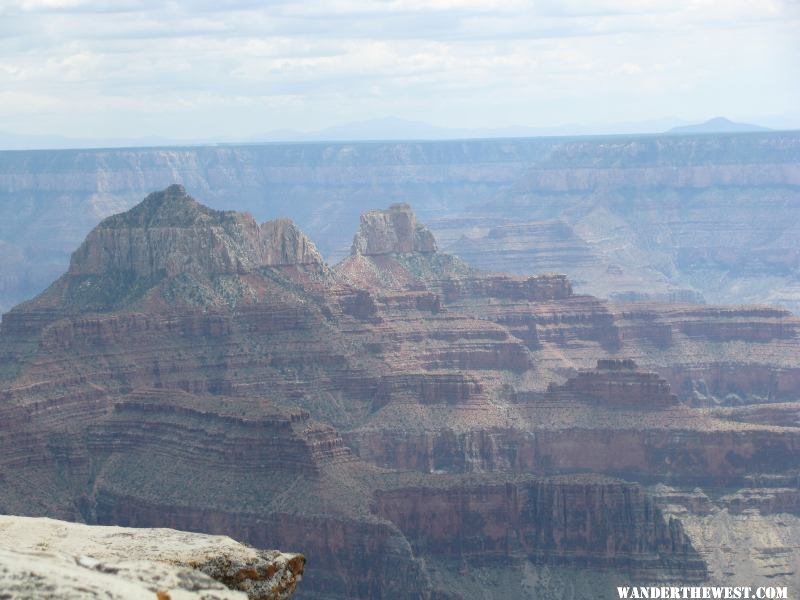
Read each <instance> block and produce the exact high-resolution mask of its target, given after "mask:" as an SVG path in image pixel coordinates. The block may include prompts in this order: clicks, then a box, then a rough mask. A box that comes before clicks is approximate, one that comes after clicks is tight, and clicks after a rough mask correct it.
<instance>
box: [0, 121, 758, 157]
mask: <svg viewBox="0 0 800 600" xmlns="http://www.w3.org/2000/svg"><path fill="white" fill-rule="evenodd" d="M768 130H769V129H768V128H767V127H762V126H759V125H751V124H747V123H736V122H733V121H730V120H728V119H725V118H723V117H716V118H714V119H711V120H709V121H706V122H704V123H699V124H692V123H688V122H687V121H684V120H682V119H678V118H676V117H665V118H662V119H654V120H649V121H631V122H624V123H610V124H607V125H587V124H580V123H571V124H564V125H557V126H551V127H528V126H509V127H496V128H453V127H439V126H437V125H431V124H430V123H425V122H423V121H412V120H407V119H400V118H397V117H386V118H380V119H369V120H365V121H354V122H350V123H344V124H341V125H334V126H332V127H327V128H325V129H321V130H318V131H296V130H292V129H277V130H272V131H267V132H264V133H260V134H255V135H251V136H246V137H209V138H196V139H177V138H168V137H162V136H146V137H139V138H69V137H64V136H59V135H24V134H13V133H4V132H1V131H0V150H37V149H50V150H58V149H68V148H76V149H80V148H126V147H135V148H142V147H157V146H201V145H202V146H207V145H215V144H263V143H271V142H331V141H386V140H405V141H408V140H454V139H480V138H526V137H547V136H586V135H631V134H649V133H670V134H673V133H675V134H687V133H736V132H746V131H768Z"/></svg>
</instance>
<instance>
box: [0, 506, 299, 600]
mask: <svg viewBox="0 0 800 600" xmlns="http://www.w3.org/2000/svg"><path fill="white" fill-rule="evenodd" d="M304 566H305V558H304V557H303V555H302V554H286V553H282V552H279V551H277V550H257V549H255V548H250V547H248V546H245V545H243V544H240V543H238V542H235V541H234V540H232V539H231V538H228V537H225V536H217V535H205V534H200V533H187V532H183V531H176V530H174V529H133V528H126V527H101V526H93V525H81V524H77V523H67V522H64V521H55V520H53V519H44V518H30V517H14V516H5V515H0V591H2V594H0V596H2V598H3V599H4V600H6V599H7V600H22V599H28V598H30V599H33V598H37V599H39V598H42V599H46V598H53V599H55V598H58V599H59V600H61V599H69V600H83V599H88V598H104V599H107V600H134V599H135V600H142V599H147V598H149V599H152V600H191V599H201V598H202V599H203V600H234V599H236V600H246V599H247V598H249V599H250V600H256V599H257V600H267V599H276V600H283V599H284V598H288V597H289V596H291V595H292V593H293V592H294V590H295V587H296V586H297V583H298V582H299V581H300V579H301V577H302V574H303V568H304Z"/></svg>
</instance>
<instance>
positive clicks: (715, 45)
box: [0, 0, 800, 135]
mask: <svg viewBox="0 0 800 600" xmlns="http://www.w3.org/2000/svg"><path fill="white" fill-rule="evenodd" d="M0 15H2V18H0V89H2V90H5V92H4V93H3V94H1V95H0V115H3V116H4V118H5V119H6V120H7V122H8V123H13V125H14V127H16V128H17V129H18V130H29V131H34V130H36V132H37V133H40V132H42V131H41V128H42V127H48V128H53V129H59V131H52V133H65V134H71V135H75V133H76V132H75V131H74V129H75V128H80V127H85V126H86V124H91V123H93V121H92V111H93V110H94V112H95V113H96V114H97V115H98V116H97V117H96V122H95V125H94V126H95V127H101V126H106V125H107V124H108V123H109V121H110V120H113V122H114V123H115V126H119V127H123V126H126V125H128V126H130V128H131V129H132V130H136V131H135V132H136V133H138V134H140V133H142V132H141V131H140V130H141V128H142V127H148V128H151V129H152V131H147V132H144V133H148V134H163V135H180V134H182V133H185V132H186V130H187V129H188V128H190V127H191V128H192V129H193V130H195V129H196V126H194V127H192V126H191V123H192V122H193V121H192V119H197V120H203V119H205V118H206V116H207V114H206V113H205V112H204V111H209V110H213V111H214V116H215V118H214V119H213V122H211V123H209V122H208V121H205V120H203V126H204V127H210V128H211V127H213V128H216V129H217V130H218V131H220V132H223V131H227V132H229V133H230V134H232V135H238V134H240V133H242V132H243V131H245V130H247V129H248V128H250V127H253V125H252V123H251V122H252V121H256V122H257V123H258V125H259V126H258V129H259V130H265V129H269V128H271V127H278V126H280V127H295V128H298V129H303V128H307V127H308V126H309V123H312V122H313V123H314V124H317V125H319V126H324V125H328V124H333V123H335V122H337V121H342V120H347V119H351V118H359V116H360V117H362V118H369V117H371V116H376V115H381V114H396V115H398V116H404V117H408V118H418V119H423V120H430V121H438V122H439V123H440V124H443V125H451V126H459V125H470V126H472V125H484V126H495V125H510V124H514V123H519V124H526V125H548V124H557V123H561V122H569V121H582V122H597V121H598V120H602V119H611V118H616V117H615V115H616V114H620V115H622V116H623V117H625V118H626V119H628V120H630V119H636V118H642V119H645V118H656V117H660V116H664V115H672V114H680V115H682V116H686V117H687V118H695V117H705V116H713V115H715V114H722V113H726V114H728V116H731V117H736V116H737V115H746V114H768V113H769V112H770V111H773V112H789V111H791V110H792V107H793V106H796V105H797V101H798V100H800V98H799V97H798V96H800V83H798V82H797V78H796V77H794V76H793V71H794V70H795V69H796V65H797V64H800V63H799V62H798V60H799V59H800V46H799V45H798V42H797V41H796V40H797V38H798V35H797V32H798V23H800V16H799V15H798V13H797V2H794V1H788V2H787V1H783V2H781V1H778V0H690V1H689V2H684V3H675V2H672V1H667V0H580V1H578V0H566V1H562V0H559V1H556V0H530V1H527V0H502V1H500V0H493V1H487V0H424V1H423V0H375V1H371V2H364V1H363V0H331V1H321V0H316V1H309V2H303V3H299V2H290V1H288V0H287V1H273V2H262V1H257V0H231V1H227V2H225V1H222V0H216V1H213V0H192V1H189V0H182V1H178V0H175V1H173V2H169V3H164V2H160V1H158V2H157V1H156V0H114V1H113V2H112V1H111V0H105V1H101V0H11V1H7V3H3V5H2V7H0ZM767 90H769V96H767V94H766V91H767ZM26 99H27V100H29V101H26ZM37 114H38V115H39V116H40V117H41V118H39V119H34V118H33V117H35V116H36V115H37ZM75 114H81V115H84V117H82V120H80V119H74V118H73V115H75ZM137 115H138V116H137ZM159 115H163V116H162V117H161V118H159ZM12 117H15V118H13V119H12ZM248 119H249V120H250V122H248ZM8 128H10V127H9V126H8V124H7V123H0V129H8ZM37 128H38V130H37ZM62 130H63V131H62Z"/></svg>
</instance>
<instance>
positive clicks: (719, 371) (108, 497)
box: [0, 186, 800, 600]
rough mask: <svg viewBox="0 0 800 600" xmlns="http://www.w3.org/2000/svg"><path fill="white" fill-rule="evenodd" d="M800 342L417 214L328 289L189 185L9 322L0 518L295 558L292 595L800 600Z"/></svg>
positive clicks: (374, 218)
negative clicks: (565, 269)
mask: <svg viewBox="0 0 800 600" xmlns="http://www.w3.org/2000/svg"><path fill="white" fill-rule="evenodd" d="M799 326H800V320H798V319H797V318H796V317H794V316H793V315H792V314H791V313H790V312H789V311H787V310H784V309H779V308H773V307H765V306H716V305H697V304H683V303H664V302H641V301H639V302H632V303H627V304H625V303H614V304H612V303H609V302H608V301H605V300H602V299H599V298H596V297H593V296H589V295H584V294H579V293H576V291H575V288H574V286H573V284H572V283H571V282H570V280H569V279H568V278H567V277H565V276H563V275H558V274H538V275H534V274H525V275H509V274H501V273H491V272H484V271H479V270H477V269H476V268H474V267H472V266H470V265H468V264H467V263H465V262H464V261H463V260H461V259H458V258H455V257H453V256H451V255H448V254H446V253H443V252H441V251H439V250H438V246H437V244H436V242H435V240H434V237H433V234H432V233H431V232H430V230H428V229H427V228H426V227H425V226H424V225H422V224H421V223H419V222H418V221H417V219H416V216H415V215H414V213H413V211H412V210H411V208H410V207H409V206H407V205H394V206H391V207H390V208H389V209H387V210H380V211H370V212H368V213H366V214H365V215H364V217H363V219H362V221H361V226H360V228H359V231H358V232H356V234H355V237H354V240H353V243H352V247H351V253H350V255H349V256H348V257H346V258H345V259H344V260H342V261H341V262H339V263H338V264H336V265H334V266H333V267H329V266H328V265H327V264H326V263H325V262H324V261H323V260H322V258H321V257H320V254H319V252H317V250H316V249H315V247H314V244H313V243H312V242H311V241H310V240H309V239H308V238H307V237H306V236H304V235H303V234H302V233H301V232H300V231H299V230H298V229H297V228H296V227H295V226H294V225H293V224H292V223H290V222H288V221H277V222H268V223H265V224H258V223H257V222H256V221H255V219H254V218H253V217H250V216H248V215H247V214H243V213H236V212H231V211H215V210H211V209H209V208H206V207H205V206H203V205H202V204H200V203H198V202H197V201H195V200H193V199H192V198H191V197H189V196H188V194H187V193H186V191H185V190H184V189H183V188H182V187H180V186H171V187H169V188H167V189H166V190H164V191H161V192H156V193H154V194H151V195H149V196H148V197H147V198H146V199H145V200H144V201H143V202H141V203H140V204H138V205H137V206H135V207H134V208H132V209H131V210H130V211H128V212H125V213H121V214H119V215H115V216H112V217H109V218H107V219H106V220H104V221H102V222H101V223H100V224H99V225H98V226H97V227H96V228H95V229H94V230H93V231H92V232H91V233H90V234H89V235H88V236H87V238H86V240H85V241H84V243H83V244H82V245H81V246H80V247H79V248H78V249H77V250H76V251H75V252H74V253H73V256H72V260H71V262H70V267H69V269H68V271H67V272H66V273H65V274H64V275H62V276H61V277H60V278H58V279H57V280H56V281H55V282H54V283H52V285H51V286H50V287H49V288H47V289H46V290H45V291H44V292H42V293H41V294H40V295H39V296H37V297H36V298H33V299H32V300H29V301H27V302H24V303H22V304H20V305H18V306H16V307H15V308H13V309H12V310H10V311H9V312H8V313H6V314H5V315H4V316H3V320H2V324H1V325H0V482H2V488H0V512H2V513H7V514H16V515H28V516H48V517H52V518H60V519H65V520H70V521H80V522H83V523H87V524H91V525H103V526H110V525H115V526H123V527H170V528H176V529H183V530H187V531H197V532H203V533H206V534H224V535H228V536H231V537H233V538H235V539H238V540H242V541H244V542H247V543H249V544H252V545H253V546H255V547H279V548H281V549H283V550H285V551H287V552H302V553H303V554H304V555H305V556H306V558H307V560H308V569H307V571H306V574H305V575H304V577H303V582H302V585H301V586H299V587H298V590H297V593H296V597H298V598H324V599H345V598H348V599H349V598H430V599H449V600H454V599H457V598H464V599H467V598H475V597H484V598H498V599H499V598H523V597H531V596H536V597H542V598H562V597H569V596H573V597H599V598H615V597H616V591H615V586H616V585H622V584H630V583H631V582H635V583H636V584H637V585H639V584H645V583H648V582H653V583H658V582H676V583H677V582H680V583H682V584H686V583H688V582H709V583H719V584H723V585H729V584H731V583H730V582H731V577H733V576H734V575H735V576H736V577H738V578H741V580H742V581H746V582H747V585H787V586H789V587H790V588H793V589H794V588H796V587H798V585H800V572H798V569H797V565H798V564H800V550H798V547H797V544H796V539H797V536H798V534H800V508H798V507H800V469H799V468H798V465H800V422H799V421H798V417H797V415H798V411H799V410H800V403H799V402H798V392H799V391H800V345H798V335H800V328H799Z"/></svg>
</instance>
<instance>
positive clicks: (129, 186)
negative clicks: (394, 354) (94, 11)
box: [0, 131, 800, 311]
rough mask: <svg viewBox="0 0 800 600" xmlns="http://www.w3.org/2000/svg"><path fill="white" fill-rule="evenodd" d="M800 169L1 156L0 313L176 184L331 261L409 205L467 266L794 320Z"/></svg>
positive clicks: (355, 155)
mask: <svg viewBox="0 0 800 600" xmlns="http://www.w3.org/2000/svg"><path fill="white" fill-rule="evenodd" d="M798 164H800V135H798V133H797V132H777V131H776V132H764V133H745V134H736V133H729V134H713V135H705V136H691V137H686V136H672V135H660V136H659V135H655V136H648V137H646V138H642V137H641V136H612V137H603V136H594V137H584V138H570V139H566V138H538V139H513V140H509V139H506V140H459V141H440V142H424V143H420V142H369V143H314V144H266V145H256V144H252V145H246V146H221V147H206V148H141V149H130V148H127V149H112V150H110V149H97V150H61V151H57V152H48V151H31V152H3V153H2V155H0V257H2V261H3V262H2V264H3V268H2V269H0V311H6V310H8V309H9V308H11V307H12V306H13V305H14V304H16V303H18V302H20V301H22V300H24V299H27V298H30V297H32V296H34V295H36V294H38V293H39V292H40V291H41V290H43V289H44V288H46V287H47V286H48V285H49V284H50V283H51V282H52V281H53V280H54V279H55V278H56V277H58V276H59V275H60V274H62V273H63V272H64V271H65V270H66V268H67V265H68V264H69V254H70V252H72V250H73V249H74V248H76V247H77V246H78V245H79V244H80V242H81V241H82V240H83V238H84V237H85V235H86V234H87V233H89V231H90V230H91V229H92V228H93V227H94V226H96V225H97V224H98V223H99V222H100V221H101V220H102V219H103V218H104V217H107V216H109V215H111V214H114V213H118V212H122V211H124V210H127V209H129V208H131V207H132V206H134V205H135V204H137V203H138V202H139V201H140V200H141V198H143V197H144V196H145V195H146V194H147V193H149V192H150V191H152V190H155V189H162V188H164V187H166V186H167V185H168V184H170V183H173V182H176V181H178V182H181V183H183V184H184V185H185V186H186V187H187V189H190V190H192V191H193V192H194V193H195V194H197V195H198V196H199V197H202V198H203V200H204V202H206V203H208V204H209V206H211V207H213V208H215V209H219V210H230V209H236V210H247V211H249V212H251V213H252V214H253V215H255V217H256V218H257V219H258V221H259V222H261V221H263V220H266V219H271V218H274V216H275V215H283V216H286V217H289V218H291V219H292V220H293V221H294V222H296V223H297V224H298V225H299V226H300V227H301V228H302V229H303V230H304V231H305V232H307V233H308V234H309V235H310V236H311V237H312V239H314V241H315V242H316V243H317V244H318V247H319V248H320V250H321V251H322V254H323V255H324V256H325V257H326V258H328V260H329V261H330V262H331V263H334V262H337V261H338V260H340V259H342V258H344V257H345V256H346V255H347V254H348V251H349V249H350V243H351V241H352V234H353V231H354V229H355V228H356V226H357V224H358V219H359V215H360V214H361V213H362V212H364V211H366V210H369V209H372V208H375V207H380V206H386V205H387V204H390V203H393V202H406V201H411V202H412V203H413V205H414V206H415V208H416V210H417V212H418V214H419V215H420V217H421V219H423V220H424V221H425V222H426V223H427V224H428V226H429V227H430V229H431V231H432V232H433V233H434V234H435V235H436V238H437V240H438V242H439V248H440V249H444V250H447V251H449V252H453V253H455V254H457V255H461V254H460V252H462V251H463V252H464V255H463V256H462V258H464V259H465V260H467V261H468V262H469V263H470V264H472V265H473V266H474V267H479V268H486V269H491V270H494V271H503V272H512V273H514V274H517V275H526V276H527V275H531V274H535V273H537V272H542V271H557V272H559V273H565V274H566V275H568V276H569V277H570V279H571V280H572V281H573V283H574V285H575V289H576V290H577V291H578V292H580V293H590V294H594V295H596V296H601V297H606V296H607V295H610V294H614V293H617V294H621V295H622V296H621V297H622V298H625V299H627V300H631V299H634V298H636V297H641V295H643V294H644V295H647V297H648V298H649V299H651V300H653V299H667V300H668V299H669V298H670V297H671V296H674V295H675V294H681V295H683V298H684V300H687V299H690V298H694V299H696V300H700V299H705V300H706V301H707V302H711V303H719V302H726V303H736V304H741V303H770V304H780V305H782V306H784V307H787V308H789V309H791V310H796V309H797V308H798V307H800V303H799V301H798V298H800V286H798V284H797V274H798V267H799V266H800V262H798V254H797V252H796V244H795V243H794V241H795V240H796V239H797V236H798V233H799V232H798V230H797V222H796V219H794V218H793V216H794V214H793V207H794V206H796V204H797V201H798V199H800V195H799V194H800V191H799V190H800V185H799V182H800V170H799V168H798ZM490 230H495V233H493V234H491V235H490V233H489V232H490ZM462 237H466V239H467V240H468V243H466V244H464V245H462V244H460V243H458V240H459V239H461V238H462ZM595 264H597V266H598V267H599V268H594V265H595Z"/></svg>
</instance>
